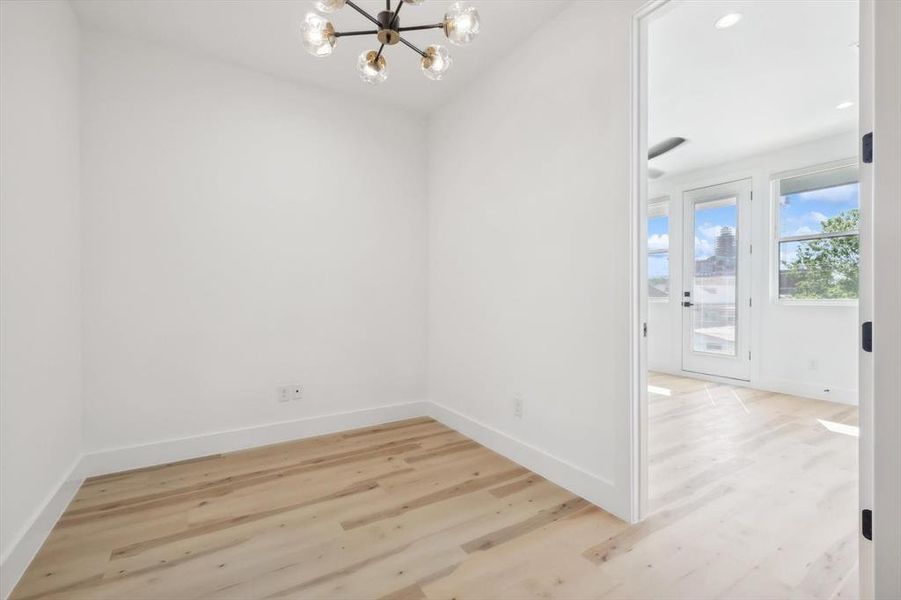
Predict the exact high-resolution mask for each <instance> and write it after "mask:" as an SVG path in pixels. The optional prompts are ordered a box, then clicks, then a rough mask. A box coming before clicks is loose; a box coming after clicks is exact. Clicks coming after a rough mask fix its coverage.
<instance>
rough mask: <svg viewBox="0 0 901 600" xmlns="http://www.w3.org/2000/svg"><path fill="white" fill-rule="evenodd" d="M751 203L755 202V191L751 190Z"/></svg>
mask: <svg viewBox="0 0 901 600" xmlns="http://www.w3.org/2000/svg"><path fill="white" fill-rule="evenodd" d="M751 201H752V202H753V201H754V190H751Z"/></svg>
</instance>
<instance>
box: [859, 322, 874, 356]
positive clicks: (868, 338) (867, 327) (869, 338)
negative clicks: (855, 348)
mask: <svg viewBox="0 0 901 600" xmlns="http://www.w3.org/2000/svg"><path fill="white" fill-rule="evenodd" d="M860 346H861V348H863V351H864V352H872V351H873V322H872V321H864V322H863V323H862V324H861V326H860Z"/></svg>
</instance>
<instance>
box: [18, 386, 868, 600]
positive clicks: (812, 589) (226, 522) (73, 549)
mask: <svg viewBox="0 0 901 600" xmlns="http://www.w3.org/2000/svg"><path fill="white" fill-rule="evenodd" d="M651 386H652V387H651V389H652V392H653V393H652V394H651V396H650V415H651V417H650V452H649V457H650V458H649V460H650V469H651V486H652V487H651V503H652V507H653V508H654V512H653V514H652V515H651V516H650V517H649V518H648V519H647V520H645V521H644V522H643V523H641V524H639V525H635V526H629V525H627V524H626V523H623V522H622V521H620V520H618V519H616V518H615V517H613V516H611V515H609V514H607V513H605V512H604V511H602V510H600V509H598V508H595V507H593V506H591V505H589V504H587V503H586V502H585V501H584V500H582V499H580V498H577V497H575V496H573V495H572V494H571V493H569V492H567V491H565V490H563V489H561V488H559V487H557V486H555V485H553V484H551V483H549V482H547V481H545V480H543V479H541V478H540V477H538V476H536V475H534V474H532V473H530V472H529V471H527V470H526V469H523V468H521V467H519V466H518V465H516V464H514V463H512V462H510V461H509V460H506V459H504V458H502V457H500V456H498V455H496V454H494V453H492V452H490V451H489V450H487V449H485V448H483V447H481V446H479V445H478V444H476V443H474V442H472V441H470V440H467V439H466V438H464V437H463V436H462V435H460V434H458V433H456V432H454V431H451V430H449V429H447V428H446V427H444V426H442V425H440V424H438V423H436V422H434V421H431V420H428V419H415V420H411V421H404V422H401V423H396V424H391V425H386V426H381V427H373V428H369V429H364V430H358V431H352V432H347V433H343V434H338V435H332V436H327V437H322V438H317V439H312V440H305V441H299V442H292V443H287V444H280V445H277V446H270V447H266V448H259V449H254V450H249V451H244V452H237V453H232V454H225V455H217V456H211V457H208V458H204V459H199V460H194V461H188V462H183V463H178V464H172V465H167V466H163V467H157V468H151V469H144V470H140V471H134V472H129V473H121V474H116V475H110V476H105V477H98V478H94V479H91V480H89V481H87V482H86V483H85V484H84V486H83V487H82V489H81V490H80V491H79V492H78V495H77V496H76V497H75V499H74V500H73V502H72V504H71V505H70V506H69V508H68V509H67V511H66V513H65V514H64V515H63V518H62V519H61V520H60V522H59V523H58V524H57V526H56V528H55V529H54V530H53V532H52V533H51V535H50V538H49V539H48V540H47V542H46V544H45V545H44V547H43V548H42V549H41V552H40V553H39V555H38V557H37V558H36V560H35V561H34V563H33V564H32V565H31V567H30V568H29V570H28V572H27V573H26V574H25V576H24V577H23V579H22V581H21V582H20V584H19V585H18V587H17V588H16V590H15V591H14V593H13V596H12V597H13V598H14V599H16V600H23V599H25V598H90V599H95V598H96V599H101V598H110V599H124V598H135V599H170V598H171V599H175V598H178V599H182V598H229V599H231V598H235V599H244V598H383V597H384V598H397V599H413V598H458V599H462V598H536V597H538V598H719V597H730V598H832V597H850V596H854V595H855V594H856V585H857V582H856V556H857V523H856V509H857V506H856V500H857V466H856V465H857V454H856V452H857V450H856V449H857V444H856V442H857V440H856V438H854V437H852V436H850V435H846V434H844V433H837V432H834V431H830V430H829V429H827V428H826V427H825V426H824V424H823V423H822V422H821V421H820V419H821V420H822V421H825V422H827V424H828V423H837V424H843V425H855V424H856V409H855V408H853V407H847V406H843V405H838V404H831V403H827V402H819V401H815V400H806V399H800V398H794V397H791V396H785V395H780V394H772V393H764V392H759V391H755V390H749V389H744V388H734V387H730V386H726V385H719V384H712V383H705V382H702V381H696V380H691V379H685V378H679V377H670V376H665V375H652V376H651ZM833 428H835V427H834V426H833Z"/></svg>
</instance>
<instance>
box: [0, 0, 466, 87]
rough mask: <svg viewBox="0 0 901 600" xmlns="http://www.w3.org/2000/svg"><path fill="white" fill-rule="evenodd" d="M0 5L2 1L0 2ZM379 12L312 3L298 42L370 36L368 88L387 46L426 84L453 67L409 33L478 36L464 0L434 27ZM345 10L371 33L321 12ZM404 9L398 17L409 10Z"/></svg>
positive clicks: (390, 2) (400, 4) (319, 0)
mask: <svg viewBox="0 0 901 600" xmlns="http://www.w3.org/2000/svg"><path fill="white" fill-rule="evenodd" d="M0 1H2V0H0ZM384 2H385V9H384V10H381V11H379V12H378V13H375V12H373V13H370V12H368V11H366V10H364V9H363V8H362V7H360V5H359V4H360V0H315V8H316V10H317V11H318V12H309V13H307V14H306V16H305V17H304V20H303V22H302V23H301V25H300V31H301V40H302V41H303V45H304V48H305V49H306V51H307V52H309V53H310V54H312V55H313V56H316V57H319V58H324V57H327V56H330V55H331V54H332V51H333V50H334V48H335V44H336V42H337V40H338V38H345V37H358V36H367V35H374V36H375V37H376V40H378V41H377V47H376V49H373V50H366V51H364V52H362V53H361V54H360V55H359V57H358V58H357V72H358V73H359V74H360V78H361V79H362V80H363V81H365V82H366V83H369V84H380V83H382V82H384V81H385V80H386V79H387V78H388V74H389V71H388V60H387V58H386V56H385V53H386V50H387V48H388V46H395V45H397V44H403V45H404V46H406V47H407V48H409V49H410V50H412V51H413V52H415V53H416V54H418V55H419V56H420V57H421V60H419V61H418V62H419V65H420V69H421V70H422V73H423V74H424V75H425V76H426V77H427V78H428V79H431V80H432V81H439V80H440V79H442V78H443V77H444V75H445V74H446V73H447V70H448V69H449V68H450V66H451V65H452V64H453V60H452V59H451V56H450V53H449V52H448V50H447V48H446V47H444V46H442V45H440V44H430V45H429V46H428V47H427V48H425V49H422V48H419V47H418V46H417V45H416V44H413V43H412V42H411V41H410V40H409V39H407V37H406V34H407V33H408V32H410V31H426V30H434V29H441V30H442V32H443V34H444V37H446V38H447V39H448V41H450V43H451V44H454V45H457V46H463V45H466V44H468V43H470V42H471V41H472V40H473V39H475V37H476V36H477V35H478V33H479V13H478V11H477V10H476V9H475V7H474V6H472V5H471V4H470V3H469V2H467V1H466V0H456V1H455V2H453V3H452V4H451V5H450V6H448V7H447V10H446V11H445V12H444V19H443V20H442V21H441V22H439V23H435V22H434V21H433V22H431V23H424V24H422V25H411V26H407V27H404V26H402V23H401V19H400V11H401V10H403V8H404V4H413V5H419V4H422V2H423V0H384ZM345 6H349V7H350V8H351V10H353V11H355V12H358V13H360V15H361V16H362V17H363V18H364V19H366V20H367V21H369V22H370V23H372V24H373V25H375V27H376V28H375V29H359V30H353V31H335V26H334V24H333V23H332V22H331V21H330V20H329V19H328V18H327V17H325V16H323V14H319V13H324V14H325V15H328V14H330V13H333V12H335V11H338V10H341V9H342V8H344V7H345ZM410 10H412V9H409V10H407V11H405V13H404V14H407V13H409V12H410Z"/></svg>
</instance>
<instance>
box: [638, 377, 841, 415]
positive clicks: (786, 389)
mask: <svg viewBox="0 0 901 600" xmlns="http://www.w3.org/2000/svg"><path fill="white" fill-rule="evenodd" d="M651 370H652V371H654V372H655V373H664V374H666V375H674V376H676V377H687V378H689V379H699V380H701V381H710V382H713V383H725V384H728V385H734V386H736V387H744V388H749V389H754V390H761V391H764V392H774V393H776V394H788V395H790V396H798V397H800V398H810V399H813V400H825V401H827V402H835V403H837V404H848V405H851V406H857V401H858V395H857V390H854V389H845V388H830V391H829V392H826V391H824V390H823V386H821V385H816V384H812V383H801V382H798V381H791V380H788V379H775V378H766V379H753V378H752V379H751V380H748V381H745V380H743V379H732V378H730V377H717V376H716V375H707V374H706V373H696V372H694V371H683V370H682V369H671V368H654V369H651Z"/></svg>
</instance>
